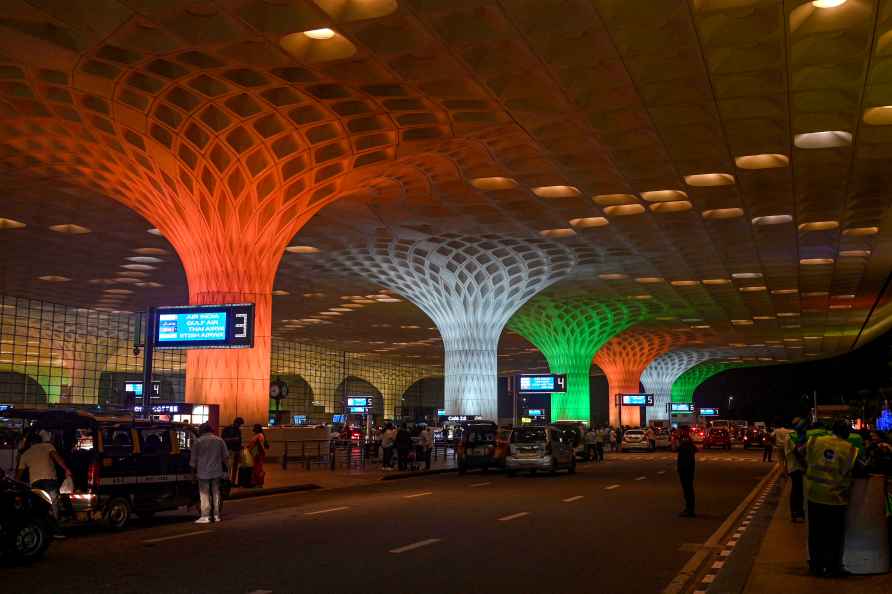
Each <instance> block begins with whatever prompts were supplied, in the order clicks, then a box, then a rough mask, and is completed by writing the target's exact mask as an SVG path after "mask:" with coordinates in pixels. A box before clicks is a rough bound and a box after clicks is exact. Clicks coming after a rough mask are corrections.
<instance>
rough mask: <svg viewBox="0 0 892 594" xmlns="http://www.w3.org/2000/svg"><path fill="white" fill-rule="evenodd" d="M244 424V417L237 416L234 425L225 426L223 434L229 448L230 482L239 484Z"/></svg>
mask: <svg viewBox="0 0 892 594" xmlns="http://www.w3.org/2000/svg"><path fill="white" fill-rule="evenodd" d="M244 424H245V420H244V419H243V418H241V417H236V418H235V419H233V421H232V425H230V426H229V427H224V428H223V434H222V435H221V437H222V438H223V441H225V442H226V448H227V449H228V450H229V482H230V483H232V484H233V485H237V484H238V464H239V458H241V455H242V425H244Z"/></svg>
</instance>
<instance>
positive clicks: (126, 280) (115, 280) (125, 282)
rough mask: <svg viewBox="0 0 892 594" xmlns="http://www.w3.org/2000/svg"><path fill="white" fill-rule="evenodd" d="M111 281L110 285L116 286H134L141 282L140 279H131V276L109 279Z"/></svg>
mask: <svg viewBox="0 0 892 594" xmlns="http://www.w3.org/2000/svg"><path fill="white" fill-rule="evenodd" d="M109 280H111V281H112V282H111V283H109V284H112V283H114V284H121V285H134V284H138V283H139V282H140V281H139V279H138V278H131V277H129V276H124V277H117V278H113V279H109Z"/></svg>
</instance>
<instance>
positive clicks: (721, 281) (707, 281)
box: [703, 278, 731, 285]
mask: <svg viewBox="0 0 892 594" xmlns="http://www.w3.org/2000/svg"><path fill="white" fill-rule="evenodd" d="M703 284H704V285H730V284H731V281H730V280H729V279H727V278H704V279H703Z"/></svg>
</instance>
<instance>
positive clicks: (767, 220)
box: [752, 214, 793, 225]
mask: <svg viewBox="0 0 892 594" xmlns="http://www.w3.org/2000/svg"><path fill="white" fill-rule="evenodd" d="M752 222H753V225H782V224H784V223H792V222H793V217H791V216H790V215H787V214H783V215H766V216H762V217H755V218H754V219H753V221H752Z"/></svg>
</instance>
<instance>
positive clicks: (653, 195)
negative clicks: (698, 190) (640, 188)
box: [641, 190, 688, 202]
mask: <svg viewBox="0 0 892 594" xmlns="http://www.w3.org/2000/svg"><path fill="white" fill-rule="evenodd" d="M641 197H642V198H644V199H645V200H647V201H648V202H672V201H673V200H685V199H686V198H687V197H688V195H687V194H686V193H684V192H682V191H681V190H653V191H650V192H641Z"/></svg>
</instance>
